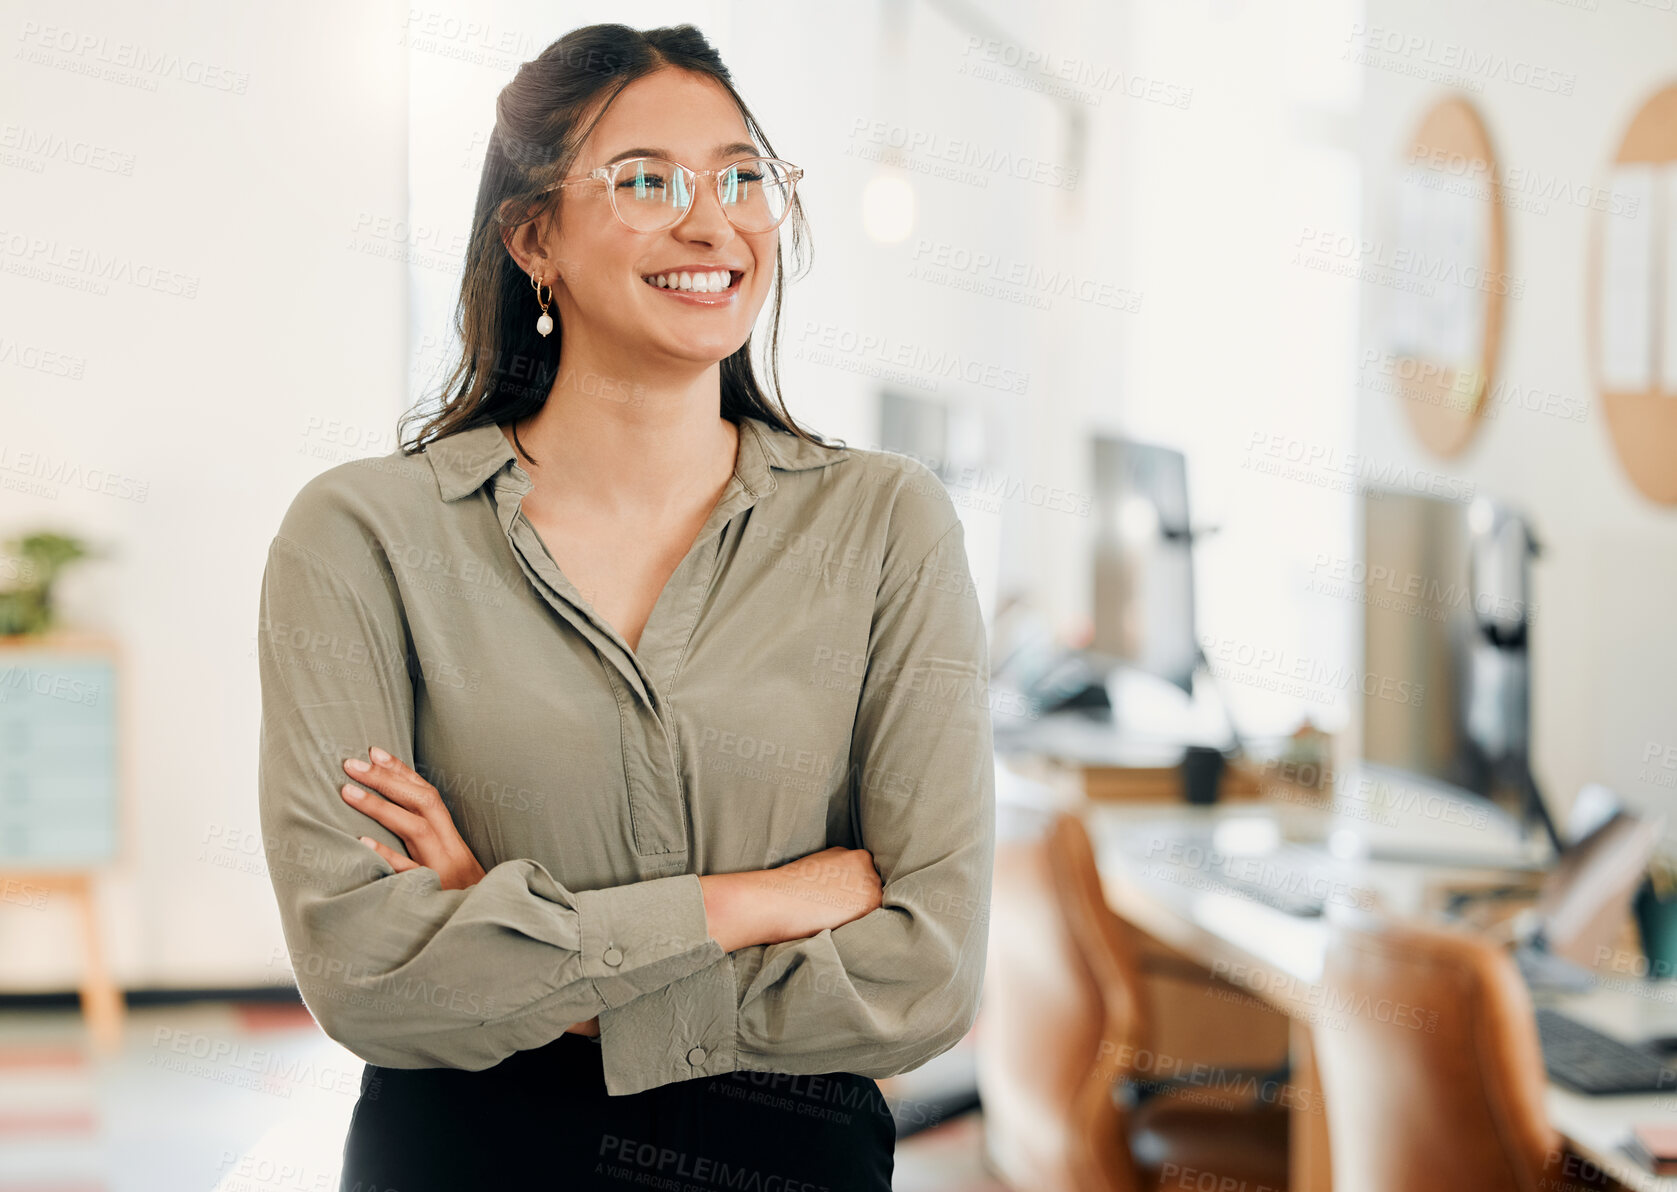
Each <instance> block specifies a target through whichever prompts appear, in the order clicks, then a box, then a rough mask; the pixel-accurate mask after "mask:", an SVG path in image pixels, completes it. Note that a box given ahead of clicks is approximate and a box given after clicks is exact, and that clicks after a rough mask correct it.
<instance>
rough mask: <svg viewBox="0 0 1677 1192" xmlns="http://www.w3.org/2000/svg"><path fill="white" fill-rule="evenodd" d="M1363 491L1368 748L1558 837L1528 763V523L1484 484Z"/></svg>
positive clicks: (1532, 547)
mask: <svg viewBox="0 0 1677 1192" xmlns="http://www.w3.org/2000/svg"><path fill="white" fill-rule="evenodd" d="M1361 503H1362V552H1361V558H1360V559H1359V560H1358V562H1357V566H1356V567H1355V568H1353V569H1352V574H1351V577H1350V578H1351V579H1352V581H1353V582H1360V584H1361V586H1362V596H1363V602H1362V606H1363V664H1362V668H1361V673H1360V674H1359V675H1358V676H1357V677H1358V681H1359V686H1360V688H1361V693H1362V695H1361V709H1362V758H1363V760H1364V761H1365V762H1369V763H1374V764H1376V765H1378V766H1384V767H1389V768H1392V769H1394V770H1399V771H1406V772H1408V773H1411V774H1414V775H1416V776H1418V777H1420V778H1423V779H1430V780H1432V781H1434V782H1438V783H1444V784H1447V785H1448V786H1450V787H1453V788H1456V789H1458V790H1461V791H1464V792H1468V793H1470V794H1472V795H1474V796H1477V797H1479V798H1481V799H1485V800H1489V801H1490V802H1492V803H1493V804H1495V805H1497V806H1498V807H1500V808H1501V809H1502V810H1504V811H1506V812H1507V813H1508V814H1509V815H1510V816H1511V817H1513V818H1514V819H1515V820H1517V821H1519V822H1522V823H1525V824H1528V825H1532V826H1536V827H1538V828H1541V829H1542V830H1543V831H1544V832H1545V833H1546V834H1547V835H1548V837H1549V840H1550V843H1551V844H1553V845H1554V847H1555V848H1557V849H1559V848H1560V847H1561V842H1560V839H1559V837H1558V835H1557V834H1556V833H1555V830H1554V826H1553V824H1552V822H1551V821H1550V819H1549V816H1548V813H1547V810H1546V808H1545V807H1544V804H1543V800H1542V798H1541V796H1540V795H1539V793H1538V791H1537V787H1536V784H1535V782H1534V781H1533V779H1532V774H1531V660H1530V655H1529V651H1528V648H1527V646H1528V641H1529V633H1528V629H1529V625H1530V622H1531V617H1532V609H1531V601H1530V591H1531V588H1530V577H1529V569H1528V561H1529V559H1530V558H1531V557H1532V556H1533V555H1534V554H1535V553H1536V550H1537V544H1536V541H1535V538H1534V537H1533V535H1532V532H1531V529H1530V527H1529V525H1528V524H1527V523H1526V521H1525V520H1524V518H1522V517H1521V516H1520V515H1519V514H1518V513H1516V512H1515V511H1513V510H1512V509H1510V508H1508V507H1506V506H1504V505H1501V504H1498V503H1497V502H1495V501H1492V500H1489V499H1487V498H1483V497H1481V498H1477V499H1475V500H1472V501H1453V500H1447V499H1444V498H1440V497H1434V496H1429V495H1424V494H1420V493H1414V492H1402V491H1396V492H1394V491H1387V490H1382V489H1373V488H1365V489H1364V490H1363V492H1362V494H1361ZM1359 570H1360V574H1358V573H1357V572H1358V571H1359Z"/></svg>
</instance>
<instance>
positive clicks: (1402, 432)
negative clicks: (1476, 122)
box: [1345, 0, 1677, 813]
mask: <svg viewBox="0 0 1677 1192" xmlns="http://www.w3.org/2000/svg"><path fill="white" fill-rule="evenodd" d="M1364 23H1365V25H1366V26H1367V29H1368V30H1369V31H1372V30H1375V29H1381V30H1387V31H1393V32H1397V33H1401V34H1402V35H1403V37H1404V39H1405V40H1407V39H1409V38H1411V37H1414V38H1416V39H1418V40H1419V41H1420V42H1421V43H1422V45H1423V47H1424V48H1419V49H1416V50H1414V51H1411V52H1409V53H1399V54H1392V53H1386V54H1375V55H1374V56H1373V57H1372V58H1371V59H1367V60H1366V64H1365V65H1364V66H1363V69H1364V71H1365V99H1364V108H1363V120H1362V125H1361V141H1362V161H1363V167H1364V176H1365V179H1366V181H1367V195H1368V202H1367V203H1366V205H1365V207H1364V212H1363V220H1362V224H1361V228H1362V234H1363V235H1364V236H1365V237H1367V238H1370V239H1379V238H1381V237H1385V238H1387V239H1389V238H1390V237H1391V235H1392V207H1393V203H1394V196H1395V193H1396V188H1397V181H1398V178H1399V177H1400V175H1401V173H1402V171H1403V166H1402V164H1401V160H1400V159H1401V155H1402V153H1403V152H1404V149H1405V147H1406V145H1407V138H1408V137H1409V136H1411V135H1412V133H1413V130H1414V127H1415V125H1416V124H1417V123H1418V121H1419V119H1420V117H1421V115H1422V113H1423V112H1424V111H1425V110H1426V109H1427V108H1428V107H1430V106H1431V104H1432V103H1433V102H1435V101H1436V100H1437V99H1438V98H1441V97H1442V96H1443V95H1444V94H1445V93H1446V92H1445V90H1444V88H1443V86H1442V85H1440V84H1438V83H1434V82H1431V81H1428V79H1427V78H1425V77H1423V76H1424V74H1425V73H1426V72H1429V71H1436V72H1440V73H1444V72H1447V71H1448V70H1449V68H1450V67H1451V66H1452V64H1455V63H1459V62H1461V61H1464V60H1467V57H1468V56H1467V55H1464V53H1463V51H1464V50H1471V51H1473V54H1472V56H1471V58H1472V60H1473V61H1474V62H1476V63H1477V62H1479V61H1484V62H1485V63H1486V65H1484V66H1482V67H1478V68H1476V69H1473V70H1470V71H1468V72H1465V79H1466V80H1467V81H1466V82H1465V83H1463V84H1460V85H1459V86H1460V88H1461V90H1462V93H1463V94H1465V95H1466V96H1467V97H1468V98H1470V99H1471V100H1472V102H1473V103H1474V104H1475V106H1476V107H1477V108H1478V109H1479V111H1480V113H1481V116H1482V118H1483V119H1484V121H1485V124H1486V126H1487V130H1488V132H1489V135H1490V139H1491V143H1492V146H1493V149H1494V152H1495V154H1496V155H1497V157H1498V159H1499V161H1500V163H1501V164H1502V166H1503V167H1504V170H1505V171H1517V173H1516V174H1515V177H1516V178H1522V179H1524V181H1523V182H1521V183H1520V184H1519V185H1518V186H1517V187H1516V188H1515V189H1513V190H1512V191H1511V192H1510V194H1509V198H1510V201H1509V202H1507V203H1505V205H1504V216H1505V218H1506V220H1507V224H1506V228H1507V237H1508V261H1509V264H1508V272H1509V274H1510V275H1511V280H1518V281H1520V282H1523V285H1524V289H1523V293H1522V295H1521V297H1519V298H1518V299H1517V300H1510V301H1508V302H1506V303H1505V306H1504V310H1505V324H1504V335H1505V339H1504V346H1503V350H1502V354H1501V359H1500V361H1499V362H1498V370H1499V376H1500V377H1501V378H1503V379H1506V380H1507V381H1508V382H1510V383H1512V384H1514V385H1516V386H1519V387H1520V388H1521V389H1522V390H1534V391H1538V392H1541V393H1548V394H1553V395H1558V398H1557V399H1556V400H1554V401H1552V402H1551V408H1554V409H1562V410H1566V409H1569V408H1576V407H1577V406H1578V405H1579V404H1580V403H1588V405H1589V412H1588V414H1587V416H1586V417H1585V418H1584V419H1583V420H1582V421H1574V420H1572V419H1570V418H1567V417H1560V416H1555V415H1554V414H1545V413H1543V412H1541V407H1540V408H1539V410H1538V411H1532V410H1529V409H1526V408H1523V405H1522V404H1521V403H1517V402H1511V403H1506V404H1504V405H1502V406H1500V407H1499V412H1498V414H1497V415H1496V416H1495V417H1494V418H1492V419H1490V420H1488V421H1486V422H1485V424H1484V425H1482V426H1481V427H1480V428H1479V431H1478V433H1477V435H1476V436H1475V438H1474V439H1473V441H1472V442H1471V443H1470V444H1469V446H1468V447H1467V449H1466V450H1465V451H1464V452H1463V454H1461V455H1460V456H1458V457H1456V458H1454V459H1452V460H1450V461H1449V462H1447V463H1446V462H1442V461H1438V460H1436V459H1434V458H1432V457H1431V456H1429V455H1428V454H1427V453H1426V452H1425V451H1424V450H1423V449H1422V448H1421V447H1420V446H1419V445H1418V444H1417V442H1416V440H1415V438H1414V436H1413V435H1412V434H1411V433H1410V431H1409V427H1408V425H1407V422H1406V420H1405V418H1404V416H1403V412H1402V410H1401V409H1399V408H1398V407H1397V404H1396V399H1395V398H1393V397H1392V396H1391V395H1390V394H1387V393H1382V392H1377V391H1375V386H1374V385H1371V384H1368V383H1364V384H1362V385H1361V386H1360V388H1359V391H1358V394H1357V421H1358V436H1357V445H1358V449H1359V450H1361V451H1367V452H1372V453H1378V454H1379V455H1380V456H1381V457H1383V458H1387V459H1390V460H1392V461H1393V462H1399V463H1404V464H1407V465H1409V466H1413V467H1428V468H1435V469H1437V470H1439V471H1442V472H1445V473H1447V474H1448V475H1451V476H1455V477H1459V478H1461V479H1462V480H1463V481H1464V482H1467V483H1470V484H1471V485H1472V486H1473V489H1474V491H1476V492H1480V493H1485V494H1487V495H1495V496H1500V497H1504V498H1507V499H1509V500H1511V501H1513V502H1516V503H1518V504H1519V505H1522V506H1524V507H1525V508H1526V509H1527V510H1528V511H1529V513H1530V515H1531V517H1532V519H1533V523H1534V525H1535V527H1536V529H1537V533H1538V534H1539V536H1540V537H1541V539H1542V540H1543V542H1544V543H1545V544H1546V546H1547V553H1546V556H1545V557H1544V558H1543V559H1541V560H1539V561H1538V562H1537V564H1536V565H1535V568H1536V570H1535V589H1536V590H1535V594H1534V616H1535V626H1534V630H1533V642H1532V650H1533V652H1534V654H1533V665H1534V670H1535V677H1534V684H1533V687H1534V689H1533V693H1532V701H1533V737H1534V765H1535V768H1536V771H1537V776H1538V779H1539V781H1540V782H1541V783H1542V784H1543V785H1544V787H1545V788H1546V793H1547V794H1548V796H1549V798H1550V801H1551V803H1553V804H1555V805H1556V806H1557V808H1558V809H1561V810H1564V808H1565V807H1566V806H1567V805H1569V804H1570V801H1571V799H1572V798H1573V796H1574V795H1575V794H1576V793H1577V791H1578V788H1579V786H1580V785H1581V784H1583V783H1586V782H1603V783H1606V784H1607V785H1608V786H1610V787H1612V788H1614V789H1615V790H1617V791H1619V792H1620V793H1621V794H1622V795H1624V796H1625V797H1626V798H1627V799H1630V800H1631V801H1633V802H1634V803H1637V804H1639V805H1651V806H1660V807H1663V808H1664V809H1665V810H1666V811H1667V812H1668V813H1670V812H1672V811H1677V803H1674V802H1673V800H1672V797H1671V795H1672V792H1671V788H1670V787H1669V786H1661V785H1658V784H1656V783H1655V782H1654V781H1652V778H1653V776H1654V775H1655V774H1657V773H1659V771H1658V770H1652V771H1651V770H1649V769H1648V768H1646V767H1645V765H1644V762H1643V758H1644V756H1645V753H1646V751H1647V749H1648V748H1649V747H1650V746H1651V745H1653V746H1658V747H1660V748H1664V747H1668V746H1671V745H1673V744H1677V687H1674V685H1673V681H1672V676H1673V674H1677V634H1673V633H1672V631H1671V628H1670V620H1669V616H1670V610H1671V607H1672V598H1673V596H1674V595H1677V510H1674V509H1670V508H1662V507H1657V506H1655V505H1653V504H1652V503H1651V502H1649V501H1648V500H1647V499H1645V498H1644V497H1642V496H1641V495H1640V494H1638V493H1637V492H1636V491H1635V489H1634V488H1633V487H1632V486H1631V484H1630V482H1629V480H1628V479H1627V478H1626V476H1625V473H1624V471H1623V470H1622V469H1621V467H1620V466H1619V463H1618V460H1617V457H1616V456H1615V455H1614V453H1613V447H1612V444H1611V442H1610V440H1609V436H1608V432H1607V425H1606V421H1605V419H1604V418H1603V416H1602V411H1601V407H1600V402H1599V399H1598V396H1597V395H1596V394H1595V393H1594V392H1593V390H1592V388H1591V385H1590V380H1589V376H1590V371H1589V367H1588V358H1587V356H1586V344H1585V339H1584V328H1585V297H1584V295H1585V293H1586V288H1587V260H1588V258H1587V245H1588V236H1589V229H1590V218H1591V216H1590V213H1589V211H1588V209H1587V207H1585V206H1580V205H1579V202H1578V200H1579V198H1580V197H1582V198H1583V200H1584V201H1585V202H1587V201H1588V195H1589V191H1588V190H1587V189H1586V188H1590V187H1594V186H1598V185H1600V184H1602V183H1603V182H1604V181H1605V175H1604V167H1605V166H1606V163H1608V162H1609V161H1610V160H1611V158H1612V156H1613V154H1614V153H1615V151H1616V150H1617V148H1618V144H1619V140H1620V137H1621V136H1622V135H1623V132H1624V129H1625V127H1626V125H1627V124H1628V122H1629V120H1630V118H1631V116H1632V115H1633V114H1634V113H1635V111H1636V110H1637V108H1638V107H1640V106H1641V104H1642V102H1643V100H1644V99H1645V98H1646V97H1647V96H1648V95H1649V94H1651V93H1652V92H1653V91H1655V90H1657V89H1658V88H1660V87H1662V86H1664V85H1666V84H1668V83H1670V82H1672V81H1673V80H1674V79H1677V13H1674V12H1673V10H1672V8H1671V6H1670V5H1665V6H1663V7H1661V6H1658V5H1652V4H1642V3H1637V2H1635V0H1589V2H1588V3H1587V4H1562V3H1548V2H1545V0H1483V2H1481V3H1476V4H1461V3H1456V2H1453V0H1367V15H1366V16H1365V18H1364ZM1345 33H1346V35H1347V42H1346V44H1347V45H1349V44H1351V41H1350V34H1351V30H1350V29H1347V30H1345ZM1370 38H1373V40H1374V42H1375V44H1384V43H1386V42H1387V40H1388V39H1387V38H1385V37H1376V36H1374V35H1373V34H1372V32H1369V33H1365V34H1364V35H1363V36H1362V38H1360V39H1359V40H1357V41H1356V43H1355V44H1356V45H1357V46H1358V47H1359V48H1362V47H1366V46H1367V44H1368V42H1369V40H1370ZM1452 47H1454V48H1452ZM1456 73H1458V74H1461V73H1463V72H1461V71H1460V70H1459V68H1458V69H1457V70H1456ZM1533 77H1535V78H1537V79H1538V80H1539V83H1538V84H1537V85H1532V84H1527V85H1523V86H1522V85H1519V84H1518V83H1516V82H1514V81H1511V80H1514V79H1521V80H1525V79H1531V78H1533ZM1550 87H1553V88H1555V89H1554V90H1550V89H1548V88H1550ZM1568 90H1569V91H1570V94H1565V93H1564V92H1566V91H1568ZM1365 312H1366V317H1365V319H1364V321H1363V327H1362V341H1363V344H1364V345H1365V346H1367V347H1370V348H1373V349H1375V350H1378V349H1379V348H1380V347H1382V346H1383V340H1382V335H1381V327H1380V324H1379V322H1378V319H1379V313H1378V310H1377V308H1376V307H1375V306H1374V305H1373V304H1368V305H1365ZM1373 379H1374V378H1372V377H1365V378H1363V380H1364V381H1365V382H1367V381H1370V380H1373ZM1560 399H1564V400H1560ZM1664 773H1665V775H1666V777H1668V778H1669V777H1670V775H1671V773H1672V771H1669V770H1668V771H1664Z"/></svg>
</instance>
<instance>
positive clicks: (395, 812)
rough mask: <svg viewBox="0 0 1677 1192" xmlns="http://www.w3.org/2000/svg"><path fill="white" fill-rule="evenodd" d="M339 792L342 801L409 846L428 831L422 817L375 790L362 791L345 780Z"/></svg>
mask: <svg viewBox="0 0 1677 1192" xmlns="http://www.w3.org/2000/svg"><path fill="white" fill-rule="evenodd" d="M339 793H340V794H342V795H343V799H344V802H346V803H348V804H349V805H350V806H351V807H353V808H355V810H357V811H359V812H360V813H361V814H362V815H366V816H371V817H372V818H373V819H375V820H377V821H378V822H379V823H381V824H383V825H384V826H385V827H387V828H389V829H390V830H391V831H392V832H394V833H395V834H396V835H398V836H400V837H401V838H402V839H403V840H404V841H406V842H407V845H408V847H409V848H412V847H413V845H414V842H415V841H417V840H421V839H423V838H424V836H425V834H426V832H428V831H429V827H428V825H427V824H426V822H425V819H424V817H422V816H418V815H415V814H414V813H413V812H411V811H409V810H407V809H406V808H404V807H401V806H399V805H398V804H395V803H392V802H391V801H390V800H389V799H386V798H385V797H384V796H383V795H380V794H378V793H377V792H375V791H364V790H362V789H361V788H360V787H358V786H356V785H355V784H354V783H353V782H346V783H344V784H343V786H342V787H341V788H340V791H339Z"/></svg>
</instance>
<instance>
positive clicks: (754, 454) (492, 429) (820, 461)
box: [425, 414, 850, 501]
mask: <svg viewBox="0 0 1677 1192" xmlns="http://www.w3.org/2000/svg"><path fill="white" fill-rule="evenodd" d="M739 425H740V449H739V462H738V464H737V465H736V466H735V468H734V475H735V476H737V477H738V478H739V481H740V483H741V484H743V485H744V486H745V488H746V491H748V492H749V493H751V495H752V496H753V497H763V496H766V495H768V494H769V493H772V492H773V491H774V489H775V479H774V471H773V469H779V470H780V471H783V472H801V471H803V470H804V469H806V468H819V467H824V466H825V465H827V464H831V463H837V462H838V461H839V460H841V459H845V458H847V457H848V456H849V454H850V452H849V451H848V450H846V449H845V448H843V447H827V446H823V445H821V444H819V443H810V442H807V441H805V440H804V439H800V438H798V437H797V436H796V435H792V434H787V433H786V432H785V431H780V430H776V429H775V428H774V427H772V426H770V425H769V424H768V423H766V422H764V421H763V420H762V419H760V418H754V417H752V416H750V415H749V414H748V415H745V416H743V417H741V418H740V420H739ZM425 457H426V458H427V459H429V460H430V461H431V469H432V471H434V472H435V473H436V476H437V490H438V492H440V493H441V494H442V499H443V500H445V501H456V500H459V499H460V498H461V497H464V496H467V495H469V494H471V493H474V492H476V491H477V490H478V489H479V488H481V487H482V486H483V482H484V481H485V480H488V479H489V478H490V477H491V476H493V475H495V474H496V473H497V472H499V471H500V470H501V469H502V468H503V467H505V466H506V465H507V464H509V463H510V464H513V466H514V467H517V466H518V464H517V460H518V456H517V454H516V453H515V452H514V451H513V449H512V444H511V443H509V442H508V441H507V437H506V435H504V434H502V433H501V428H500V426H499V425H497V424H496V423H493V422H489V423H485V424H484V425H482V426H474V427H472V428H471V429H470V430H463V431H457V432H455V433H454V434H451V435H447V436H445V437H444V438H441V439H437V440H436V441H434V442H432V443H430V444H428V445H427V446H426V448H425Z"/></svg>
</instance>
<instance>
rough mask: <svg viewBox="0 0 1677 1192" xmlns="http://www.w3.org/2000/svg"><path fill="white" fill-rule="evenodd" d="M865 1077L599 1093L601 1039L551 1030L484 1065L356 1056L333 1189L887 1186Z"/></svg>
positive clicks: (748, 1080) (858, 1190) (724, 1078)
mask: <svg viewBox="0 0 1677 1192" xmlns="http://www.w3.org/2000/svg"><path fill="white" fill-rule="evenodd" d="M896 1142H897V1130H896V1125H895V1124H894V1123H893V1121H892V1119H891V1112H890V1109H889V1108H888V1107H887V1105H886V1104H885V1099H884V1097H883V1096H882V1095H881V1093H880V1091H879V1085H878V1084H876V1083H875V1082H874V1081H873V1080H872V1079H870V1078H868V1077H866V1076H856V1075H854V1074H852V1073H848V1072H830V1073H825V1074H823V1075H820V1076H789V1075H785V1074H782V1073H774V1072H728V1073H724V1074H723V1075H720V1076H701V1077H696V1078H694V1079H692V1080H683V1081H677V1082H676V1083H674V1084H666V1085H660V1086H659V1087H657V1088H652V1089H647V1090H645V1091H644V1092H639V1093H631V1094H629V1095H628V1096H624V1097H612V1096H608V1095H607V1094H606V1082H605V1075H604V1071H603V1066H602V1057H601V1052H600V1044H599V1043H598V1041H597V1040H595V1039H592V1038H589V1037H588V1036H586V1035H576V1034H564V1035H560V1036H559V1037H558V1038H557V1039H555V1040H554V1041H553V1042H551V1043H549V1044H547V1045H546V1046H545V1047H538V1048H536V1049H534V1050H531V1051H520V1052H516V1053H515V1054H513V1055H511V1056H508V1057H507V1058H506V1059H505V1060H503V1061H502V1062H501V1063H499V1064H497V1065H495V1066H494V1067H493V1068H486V1069H484V1070H483V1071H481V1072H466V1071H462V1070H460V1069H458V1068H381V1067H377V1066H375V1065H372V1064H368V1065H367V1068H366V1071H365V1072H363V1073H362V1077H361V1096H360V1098H359V1099H358V1100H357V1101H356V1103H355V1112H354V1115H353V1117H352V1118H351V1119H350V1127H349V1136H348V1138H347V1139H346V1141H345V1143H344V1165H343V1175H342V1179H341V1182H340V1184H339V1189H340V1192H392V1190H393V1192H470V1190H474V1189H480V1188H481V1189H495V1190H496V1192H502V1190H505V1189H514V1188H516V1189H537V1188H540V1189H553V1190H554V1192H569V1190H571V1189H609V1190H611V1192H628V1190H629V1189H641V1188H650V1189H665V1190H667V1192H710V1190H712V1189H749V1188H757V1189H762V1190H763V1192H769V1190H771V1189H772V1190H774V1192H890V1188H891V1168H892V1154H893V1151H894V1150H895V1148H896Z"/></svg>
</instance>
